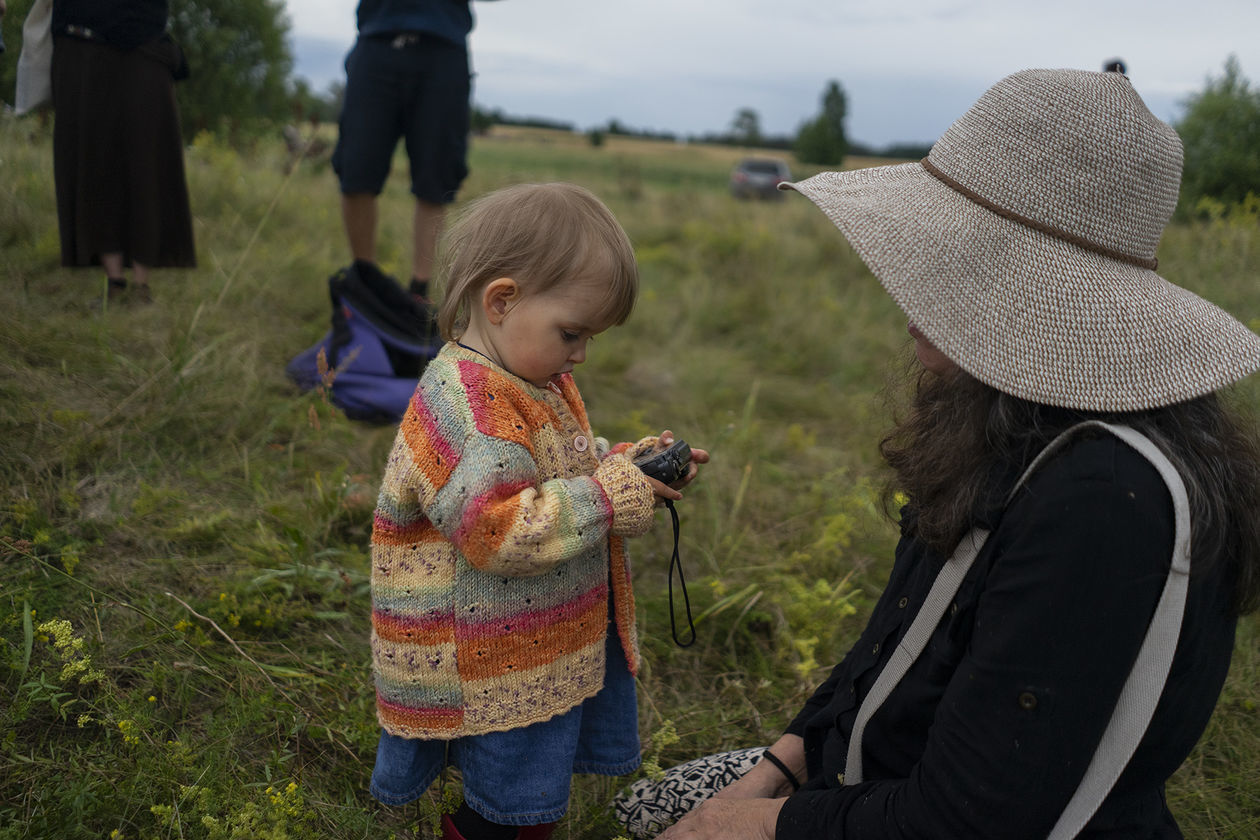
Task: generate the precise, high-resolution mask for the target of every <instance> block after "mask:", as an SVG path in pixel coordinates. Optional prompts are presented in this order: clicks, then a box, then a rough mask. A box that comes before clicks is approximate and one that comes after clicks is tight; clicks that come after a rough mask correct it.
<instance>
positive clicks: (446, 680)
mask: <svg viewBox="0 0 1260 840" xmlns="http://www.w3.org/2000/svg"><path fill="white" fill-rule="evenodd" d="M654 443H655V438H647V439H644V440H642V441H639V442H638V443H637V444H634V445H633V446H627V445H622V446H620V447H618V448H617V449H616V450H614V451H613V452H611V453H610V452H608V449H607V443H606V442H605V441H603V440H598V441H597V440H596V439H595V438H594V437H592V435H591V429H590V425H589V423H588V421H587V418H586V409H585V407H584V406H583V404H582V398H581V396H580V395H579V394H578V390H577V387H576V386H575V385H574V384H573V379H572V377H571V376H569V375H567V374H566V375H565V376H563V377H561V378H560V379H559V380H557V381H556V382H554V383H553V384H552V385H551V387H549V388H538V387H536V386H534V385H532V384H530V383H528V382H526V381H524V380H522V379H519V378H517V377H515V376H513V375H512V374H510V373H508V372H506V371H504V370H503V369H502V368H500V367H498V366H496V365H494V364H493V363H491V362H490V361H489V360H488V359H486V358H485V357H484V356H481V355H479V354H477V353H475V352H472V351H469V350H466V349H464V348H462V347H460V346H458V345H457V344H448V345H446V346H445V347H444V348H443V349H442V351H441V352H440V353H439V354H438V356H437V358H435V359H434V360H433V361H431V362H429V364H428V366H427V367H426V368H425V371H424V375H423V376H422V377H421V379H420V384H419V386H418V387H417V388H416V392H415V395H414V396H413V397H412V400H411V404H410V406H409V407H408V410H407V413H406V416H405V417H404V418H403V420H402V423H401V425H400V427H399V430H398V436H397V437H396V439H395V441H394V446H393V449H392V450H391V452H390V456H389V462H388V464H387V466H386V468H385V476H384V479H383V480H382V483H381V492H380V498H379V500H378V502H377V508H376V516H375V520H374V523H373V527H372V664H373V672H374V677H375V682H376V696H377V717H378V719H379V720H380V723H381V726H382V727H383V728H384V729H385V730H386V731H387V732H390V733H391V734H394V735H398V736H401V737H405V738H425V739H449V738H457V737H462V736H466V735H478V734H483V733H487V732H495V731H502V730H507V729H514V728H516V727H520V726H525V725H528V724H530V723H536V722H538V721H543V720H547V719H548V718H551V717H553V716H555V715H557V714H560V713H562V712H565V711H567V710H568V709H570V708H572V707H573V706H575V705H577V704H578V703H581V702H582V701H583V700H585V699H586V698H588V697H590V696H592V695H594V694H595V692H597V691H599V689H600V688H601V686H602V685H603V679H604V644H605V639H606V635H607V628H608V623H609V622H608V605H609V585H610V583H611V586H612V602H613V604H614V612H615V619H616V627H617V631H618V635H619V636H620V640H621V643H622V646H623V648H624V650H625V652H626V659H627V662H629V664H630V669H631V671H632V672H637V669H638V665H639V652H638V640H637V637H636V635H635V624H634V594H633V592H632V590H631V585H630V568H629V564H628V563H627V560H626V555H625V550H624V546H623V538H624V537H629V536H637V535H639V534H642V533H644V532H646V531H647V530H648V528H649V527H650V526H651V524H652V518H653V503H654V497H653V494H652V490H651V487H650V486H649V485H648V483H647V479H646V478H644V476H643V474H642V473H641V472H639V470H638V469H637V468H636V467H635V466H634V465H633V464H632V463H631V461H630V458H629V457H628V456H631V455H633V454H634V453H637V452H638V451H641V450H643V449H646V448H650V447H651V446H652V445H654Z"/></svg>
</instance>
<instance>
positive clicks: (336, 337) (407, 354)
mask: <svg viewBox="0 0 1260 840" xmlns="http://www.w3.org/2000/svg"><path fill="white" fill-rule="evenodd" d="M328 296H329V298H330V299H331V301H332V329H330V330H329V331H328V334H327V335H325V336H324V337H323V338H321V339H320V340H319V341H318V342H316V343H315V344H314V345H313V346H311V347H309V348H307V349H306V350H303V351H302V352H301V353H299V354H298V355H297V356H295V357H294V358H293V359H292V360H291V361H290V362H289V364H288V365H287V366H286V367H285V372H286V373H287V374H288V376H289V378H290V379H291V380H293V382H295V383H296V384H297V386H298V387H299V388H301V389H302V390H303V391H309V390H311V389H312V388H315V387H318V386H319V385H320V383H321V382H322V381H323V377H322V376H321V374H320V365H319V352H320V350H323V351H324V356H325V359H326V361H327V369H328V370H333V371H335V376H334V377H333V381H332V388H331V389H330V390H331V392H330V394H329V396H330V397H331V399H332V401H333V404H334V405H336V406H337V407H338V408H340V409H341V410H342V411H344V412H345V413H346V416H347V417H350V418H352V419H354V420H366V421H368V422H373V423H397V422H398V421H399V420H401V419H402V416H403V414H404V413H405V412H406V410H407V403H408V402H410V400H411V395H412V393H413V392H414V391H415V389H416V380H418V379H419V378H420V373H421V371H423V370H424V366H425V365H426V364H428V362H429V359H432V358H433V357H434V356H436V355H437V352H438V350H439V349H440V348H441V346H442V341H441V339H440V338H439V337H438V335H437V327H436V325H435V324H434V323H433V316H432V313H431V312H429V310H428V309H427V308H426V307H424V306H422V305H421V304H419V303H417V302H416V300H415V298H413V297H412V296H411V295H410V294H409V293H407V292H406V291H405V290H404V289H403V288H402V287H401V286H399V285H398V283H397V282H396V281H395V280H394V279H393V278H391V277H389V276H388V275H386V274H384V273H382V272H381V270H380V269H379V268H377V267H376V266H375V265H374V264H372V263H370V262H365V261H363V260H356V261H355V262H354V263H353V264H352V265H349V266H347V267H345V268H342V269H339V270H338V271H337V272H336V273H335V274H333V276H332V277H329V278H328Z"/></svg>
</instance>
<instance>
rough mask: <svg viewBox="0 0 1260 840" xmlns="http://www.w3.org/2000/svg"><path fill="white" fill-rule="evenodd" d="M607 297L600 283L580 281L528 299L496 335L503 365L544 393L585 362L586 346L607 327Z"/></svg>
mask: <svg viewBox="0 0 1260 840" xmlns="http://www.w3.org/2000/svg"><path fill="white" fill-rule="evenodd" d="M604 293H605V290H604V285H603V284H602V283H601V282H599V281H585V280H578V281H573V282H571V283H561V284H560V285H557V286H555V287H553V288H551V289H550V290H548V291H546V292H542V293H539V294H526V295H525V296H524V297H522V298H521V300H520V301H519V302H518V303H517V304H516V305H515V306H513V307H512V308H511V310H510V311H508V312H507V313H506V314H505V315H504V316H503V319H502V321H501V322H500V323H499V325H498V329H497V330H495V335H494V338H493V343H494V349H495V351H496V354H497V355H498V361H499V363H500V364H502V365H503V367H504V368H506V369H507V370H509V371H511V372H512V373H514V374H516V375H517V376H519V377H520V378H521V379H524V380H525V381H527V382H530V383H532V384H534V385H537V386H538V387H540V388H545V387H547V383H548V382H550V381H551V380H552V379H554V378H556V377H558V376H560V375H561V374H564V373H568V372H569V371H571V370H573V368H574V367H575V366H577V365H580V364H581V363H582V362H584V361H586V345H587V342H589V341H590V340H591V338H592V337H594V336H596V335H598V334H599V333H601V332H603V331H604V330H606V329H607V328H608V327H609V324H608V323H607V321H606V320H605V319H606V317H607V316H605V315H603V313H602V311H601V310H602V309H603V308H604V306H603V304H604V301H603V299H602V295H603V294H604Z"/></svg>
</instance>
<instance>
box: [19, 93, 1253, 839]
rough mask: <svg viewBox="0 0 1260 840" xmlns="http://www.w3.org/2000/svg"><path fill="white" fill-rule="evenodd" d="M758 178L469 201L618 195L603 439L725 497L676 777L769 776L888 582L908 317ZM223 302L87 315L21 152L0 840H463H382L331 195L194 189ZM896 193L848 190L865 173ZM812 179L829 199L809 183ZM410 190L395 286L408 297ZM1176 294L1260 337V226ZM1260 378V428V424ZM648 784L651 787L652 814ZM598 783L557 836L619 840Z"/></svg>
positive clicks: (547, 170) (198, 174)
mask: <svg viewBox="0 0 1260 840" xmlns="http://www.w3.org/2000/svg"><path fill="white" fill-rule="evenodd" d="M740 154H741V152H740V151H739V150H734V149H727V148H704V147H695V146H686V145H674V144H663V143H658V142H648V141H636V140H626V139H621V138H608V139H607V141H606V142H605V144H604V145H603V146H602V147H599V148H594V147H591V146H590V145H589V144H588V143H587V142H586V141H585V139H584V138H581V137H577V136H570V135H562V134H556V133H552V132H542V131H523V130H518V131H511V132H509V131H504V130H496V132H495V133H492V134H491V135H490V136H488V137H483V138H477V139H476V140H475V141H474V145H473V149H472V155H471V169H472V175H471V177H470V178H469V180H468V182H467V183H466V185H465V188H464V190H463V192H462V194H461V195H462V197H463V198H465V199H466V198H471V197H474V196H476V195H479V194H482V193H484V192H486V191H488V190H490V189H493V188H495V187H498V186H502V185H505V184H509V183H513V182H518V181H526V180H528V181H538V180H552V179H563V180H570V181H575V182H578V183H581V184H583V185H585V186H587V187H589V188H591V189H592V190H594V191H595V192H596V193H597V194H599V195H600V196H601V197H603V198H604V199H605V200H606V201H607V202H608V204H609V205H610V206H611V207H612V209H613V211H614V212H615V213H616V214H617V216H618V217H619V218H620V219H621V220H622V222H623V224H624V225H625V227H626V228H627V230H628V232H629V234H630V236H631V239H632V240H633V241H634V243H635V247H636V251H637V254H638V257H639V260H640V264H641V268H642V276H643V292H642V296H641V299H640V303H639V306H638V308H637V310H636V313H635V315H634V316H633V317H632V319H631V321H630V322H629V323H628V324H627V325H626V326H624V327H621V328H618V329H615V330H613V331H611V332H609V333H607V334H606V335H603V336H600V337H599V338H598V339H597V341H596V342H595V344H594V345H593V347H592V351H591V358H590V359H589V361H588V362H587V364H586V365H584V366H583V367H582V368H581V369H579V371H578V374H577V376H578V381H579V384H580V385H581V386H582V390H583V393H584V395H585V396H586V398H587V401H588V406H589V408H590V412H591V416H592V421H593V424H594V426H595V428H596V430H597V431H598V432H599V433H600V434H603V435H604V436H606V437H609V438H611V439H633V438H636V437H638V436H640V435H642V434H647V433H650V432H654V431H658V430H659V429H660V428H662V427H665V426H668V427H669V428H672V429H673V430H675V431H676V432H677V433H678V434H679V435H680V436H681V437H683V438H685V439H686V440H688V441H690V442H692V443H694V444H696V445H700V446H704V447H706V448H708V449H709V450H710V451H711V453H712V455H713V463H712V464H711V465H710V467H709V468H707V469H706V470H705V472H704V476H703V480H702V481H701V482H700V483H698V484H697V485H696V486H695V487H694V489H693V490H692V491H690V492H689V493H688V496H687V499H686V500H685V501H684V502H683V503H682V504H681V505H680V509H681V514H682V519H683V531H682V535H683V538H682V559H683V563H684V565H685V568H686V570H687V573H688V581H689V584H690V589H691V597H692V603H693V607H694V609H695V611H696V613H697V614H698V615H699V616H700V619H699V621H698V622H697V624H698V631H699V641H698V642H697V644H696V645H695V646H694V647H693V648H690V649H687V650H680V649H678V648H675V647H674V646H673V645H672V643H671V642H670V641H669V631H668V626H669V621H668V614H667V602H666V598H665V583H666V566H667V560H668V557H669V552H668V549H669V543H668V540H669V533H668V532H669V528H668V521H667V520H666V519H665V518H664V517H662V518H661V521H660V522H659V523H658V527H657V528H656V529H655V531H654V532H653V534H652V535H651V536H649V537H647V538H645V539H643V540H640V541H638V544H637V545H635V546H634V557H635V568H636V580H637V583H636V585H637V587H638V591H639V601H640V619H641V622H642V635H643V638H644V650H645V656H646V665H645V668H644V672H643V674H642V675H641V680H640V696H641V732H642V734H643V737H644V741H645V748H646V751H647V758H648V760H649V764H651V763H659V764H666V765H667V764H669V763H671V762H675V761H678V760H682V759H686V758H690V757H694V756H696V755H699V754H702V753H706V752H712V751H715V750H718V749H723V748H733V747H737V746H747V745H750V744H758V743H766V742H768V741H769V740H772V739H773V738H774V737H775V736H777V734H778V733H779V732H780V730H781V727H782V726H783V725H784V724H785V723H786V722H787V719H788V717H789V716H790V714H791V713H792V711H794V708H795V707H796V706H797V704H799V703H800V702H801V700H802V699H803V698H804V696H806V694H807V693H808V691H809V690H810V688H811V687H812V684H813V683H814V682H815V681H817V680H818V679H819V678H820V675H821V674H822V673H824V671H825V668H826V667H827V666H829V665H830V664H832V663H834V662H835V661H836V659H837V658H838V657H839V656H840V655H841V654H842V653H843V651H844V650H845V649H846V647H847V645H848V644H849V643H850V642H851V641H852V640H853V639H854V638H855V637H856V634H857V632H858V630H859V629H860V627H861V622H862V618H863V616H864V614H865V613H866V611H867V610H869V608H870V606H871V604H872V603H873V598H874V596H875V595H877V593H878V592H879V590H880V587H881V584H882V582H883V580H884V579H885V577H886V575H887V572H888V564H889V558H890V556H891V549H892V546H893V543H894V527H893V525H892V524H891V523H890V522H889V521H888V520H887V519H886V518H885V517H884V516H883V514H882V509H881V507H880V503H879V502H880V491H881V487H882V481H883V478H882V474H881V472H880V466H879V461H878V456H877V452H876V450H875V443H876V441H877V440H878V437H879V435H880V432H881V430H882V429H883V428H884V427H885V425H886V424H887V421H888V417H889V414H890V410H891V405H892V404H895V402H896V399H897V393H896V389H894V391H893V393H891V394H890V393H888V392H886V390H885V383H886V382H888V381H889V380H890V379H892V380H894V381H896V380H899V379H901V378H902V374H903V373H904V370H905V369H906V365H907V353H906V350H907V347H906V345H907V339H906V337H905V331H904V329H905V323H904V318H902V317H900V315H899V313H898V311H897V310H896V308H895V306H894V305H893V304H892V303H891V301H890V300H889V299H888V298H887V296H886V295H885V294H884V293H883V292H882V291H881V290H880V288H879V286H878V284H877V283H876V282H875V281H874V280H873V279H872V278H871V277H870V275H869V273H868V272H867V271H866V270H865V269H864V267H863V266H862V265H861V263H860V262H859V261H858V260H857V258H856V257H855V256H854V254H853V253H852V251H851V250H850V249H849V248H848V246H847V245H846V244H845V243H844V241H843V240H842V238H841V237H840V236H839V235H838V234H837V233H836V231H835V230H834V228H833V227H832V226H831V225H830V223H829V222H827V221H826V219H825V218H824V217H823V216H822V214H820V213H818V211H817V210H815V209H814V208H813V207H812V206H811V205H810V204H809V203H808V202H807V201H805V200H804V199H801V198H799V197H796V196H790V197H788V198H787V199H786V200H784V201H781V202H766V203H741V202H736V201H734V200H732V199H731V198H729V197H728V195H727V193H726V177H727V173H728V171H729V168H730V166H731V164H732V163H733V161H734V158H735V157H737V156H739V155H740ZM187 163H188V169H189V185H190V189H191V193H192V197H193V211H194V216H195V230H196V236H197V248H198V257H199V261H200V267H199V268H197V269H196V270H194V271H188V272H171V271H162V272H158V273H157V274H156V276H155V278H154V291H155V295H156V297H157V302H156V303H155V304H154V305H153V306H150V307H147V308H143V309H125V308H119V307H114V308H112V309H108V310H106V311H105V312H104V313H96V312H93V311H92V310H90V309H89V306H88V304H89V303H90V301H91V299H92V298H94V297H95V298H99V297H100V294H101V291H102V289H101V284H102V277H101V275H100V274H99V273H97V272H94V271H68V270H65V269H62V268H60V267H59V266H58V262H59V250H58V248H59V246H58V238H57V230H56V214H55V208H54V205H53V184H52V175H51V142H50V137H49V135H48V133H47V130H46V128H43V127H41V126H40V125H39V124H38V123H36V122H34V121H13V120H12V119H9V118H7V117H6V118H4V119H3V120H0V267H2V271H3V278H4V282H3V283H2V284H0V350H2V351H3V352H2V354H0V452H2V453H3V454H0V478H2V481H0V511H2V513H0V517H2V519H0V558H2V562H3V571H4V574H3V578H0V638H2V639H3V647H2V650H0V680H2V682H3V686H4V694H3V697H2V698H0V840H16V838H28V837H29V838H111V837H112V838H211V840H217V838H256V837H260V838H304V837H328V838H369V837H372V838H376V837H379V838H386V837H394V836H397V837H411V836H416V835H417V834H418V835H419V836H421V837H431V836H433V834H432V829H431V826H432V824H433V821H434V819H435V815H436V814H437V813H438V812H439V810H440V808H442V807H443V804H444V801H446V799H447V798H449V796H451V795H453V794H454V792H455V791H454V789H453V785H448V786H447V787H446V789H445V790H444V791H434V792H433V793H432V794H431V795H429V796H428V797H427V798H426V799H425V800H423V801H422V802H421V803H419V804H418V805H414V806H410V807H408V808H403V809H393V810H391V809H384V808H382V807H380V806H378V805H376V804H375V803H374V802H373V801H372V799H371V798H370V797H369V796H368V794H367V792H366V786H367V779H368V775H369V773H370V769H371V764H372V757H373V751H374V747H375V742H376V735H377V729H376V724H375V721H374V717H373V694H372V687H371V673H370V667H369V661H368V650H367V635H368V610H369V599H368V587H367V568H368V566H367V553H366V549H367V539H368V531H369V527H370V521H371V511H372V507H373V504H374V501H375V493H376V482H377V480H378V475H379V471H380V469H381V467H382V464H383V463H384V458H385V454H386V452H387V450H388V447H389V444H390V442H391V440H392V438H393V429H392V428H383V427H372V426H366V425H362V424H357V423H352V422H350V421H347V420H346V419H344V418H343V417H340V416H339V415H338V414H337V413H336V412H334V411H332V410H330V408H329V406H328V405H327V404H326V403H325V402H324V401H323V400H322V399H321V397H320V395H319V394H308V395H299V394H297V393H296V391H295V390H294V389H293V388H292V387H291V386H290V385H289V383H288V382H287V381H286V380H285V377H284V373H283V368H284V364H285V362H286V361H287V360H288V359H289V358H290V357H291V356H293V355H294V354H295V353H297V352H298V351H299V350H301V349H303V348H305V347H307V346H309V345H310V344H311V343H312V342H314V341H315V340H316V339H317V338H318V337H319V336H320V335H322V334H323V332H324V331H325V330H326V329H327V324H328V314H329V313H328V308H329V307H328V300H327V291H326V283H325V281H326V278H327V277H328V275H329V274H330V273H331V272H332V271H333V270H334V269H335V268H337V267H338V266H339V265H342V264H344V263H345V262H346V254H345V247H344V244H343V242H344V238H343V235H342V231H341V225H340V219H339V215H338V204H337V193H336V187H335V182H334V178H333V175H332V173H331V172H330V170H329V168H328V166H327V162H326V160H322V159H314V160H306V161H303V162H302V163H301V165H299V166H298V167H297V168H296V169H295V170H293V171H292V173H291V174H286V167H285V164H286V156H285V153H284V151H283V146H282V144H281V143H280V142H279V141H278V140H277V142H276V143H275V144H273V145H272V144H263V145H260V146H259V147H257V148H255V149H254V150H252V151H250V152H249V153H247V154H245V155H238V154H237V153H236V152H234V151H232V150H231V149H228V148H225V147H223V146H221V145H219V144H217V143H215V142H214V141H213V140H209V139H204V138H202V139H198V140H197V141H195V142H194V143H193V144H192V146H191V148H190V150H189V151H188V154H187ZM867 163H869V161H856V160H855V161H851V162H850V164H849V165H851V166H857V165H864V164H867ZM795 174H797V175H798V176H803V175H806V174H809V173H808V172H803V171H800V168H799V167H796V168H795ZM405 181H406V178H405V162H404V161H403V160H402V159H401V158H400V159H399V161H398V171H397V172H396V173H395V177H394V178H393V179H392V180H391V182H390V184H389V187H388V190H387V193H386V195H385V196H384V199H383V201H384V203H383V206H382V230H381V246H382V247H381V261H382V263H383V264H384V266H385V267H386V269H388V270H390V271H392V272H394V273H397V274H405V273H406V266H407V264H408V261H409V245H408V230H409V225H410V203H409V197H408V195H407V193H406V187H405ZM1160 268H1161V273H1163V274H1164V276H1166V277H1169V278H1173V279H1176V280H1178V281H1179V282H1182V283H1183V284H1184V285H1187V286H1189V287H1191V288H1193V289H1195V290H1196V291H1199V292H1200V293H1202V294H1204V295H1205V296H1207V297H1208V298H1210V299H1212V300H1214V301H1216V302H1218V303H1220V304H1222V305H1223V306H1225V307H1226V308H1227V309H1229V310H1230V311H1231V312H1233V313H1234V314H1236V315H1237V316H1239V317H1240V318H1241V319H1242V320H1243V321H1245V322H1247V323H1250V324H1251V325H1252V326H1253V328H1257V327H1260V289H1258V288H1257V284H1256V276H1257V270H1258V269H1260V226H1258V224H1257V219H1256V218H1255V216H1254V215H1248V214H1245V213H1240V214H1236V215H1235V216H1234V217H1233V218H1224V219H1220V220H1216V221H1213V222H1205V223H1200V224H1196V225H1194V226H1179V227H1176V228H1174V229H1172V230H1170V231H1169V232H1168V234H1167V235H1166V237H1165V240H1164V243H1163V247H1162V248H1161V251H1160ZM1255 379H1256V378H1253V379H1252V380H1251V381H1250V382H1248V383H1245V384H1244V385H1243V386H1242V387H1241V388H1240V390H1239V396H1240V398H1241V399H1242V400H1243V401H1244V402H1246V403H1248V404H1249V405H1251V406H1252V407H1257V408H1260V390H1258V388H1260V383H1257V382H1256V381H1255ZM1257 684H1260V623H1258V622H1257V620H1256V619H1255V618H1249V619H1246V620H1244V621H1243V622H1242V623H1241V624H1240V632H1239V641H1238V647H1237V651H1236V655H1235V662H1234V668H1233V670H1232V672H1231V675H1230V678H1229V682H1228V684H1227V685H1226V688H1225V692H1224V694H1223V696H1222V698H1221V701H1220V704H1219V707H1218V711H1217V714H1216V716H1215V717H1214V719H1213V721H1212V724H1211V727H1210V729H1209V731H1208V733H1207V735H1206V736H1205V738H1204V740H1203V742H1202V743H1201V744H1200V746H1199V747H1198V749H1197V750H1196V751H1195V753H1194V754H1193V755H1192V756H1191V758H1190V759H1189V760H1188V761H1187V762H1186V764H1185V766H1184V767H1183V768H1182V769H1181V771H1180V772H1179V773H1178V774H1177V776H1176V777H1175V778H1174V779H1173V781H1172V783H1171V785H1170V787H1169V799H1170V804H1171V807H1172V809H1173V811H1174V812H1175V813H1176V814H1177V816H1178V818H1179V819H1180V821H1181V823H1182V826H1183V829H1184V830H1185V831H1186V834H1187V835H1188V836H1189V837H1192V838H1211V837H1235V838H1249V837H1258V836H1260V760H1258V758H1257V756H1260V711H1257V707H1256V685H1257ZM624 781H625V780H622V783H624ZM617 784H618V783H617V782H614V781H607V780H591V779H579V780H578V781H577V782H576V784H575V790H574V796H573V802H572V808H571V812H570V815H569V816H568V817H567V818H566V820H565V821H564V822H563V823H562V824H561V828H560V830H559V832H558V837H560V838H611V837H613V836H615V835H616V834H617V831H616V829H615V827H614V826H613V825H612V823H611V821H610V819H609V816H608V813H607V807H606V806H607V802H608V800H609V798H610V797H611V796H612V795H613V794H614V793H615V791H616V790H617Z"/></svg>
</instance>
